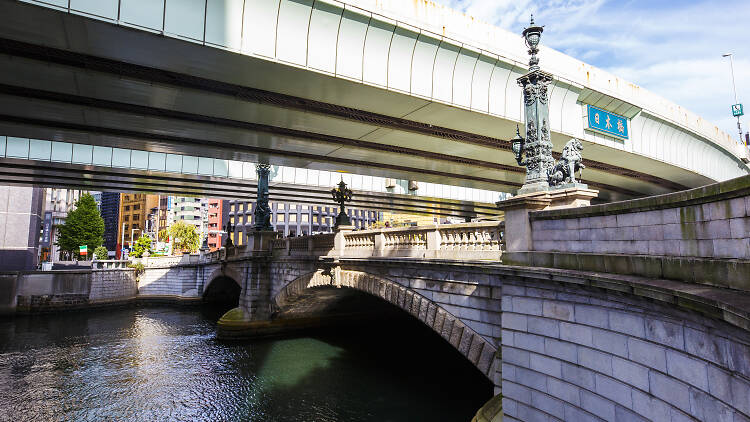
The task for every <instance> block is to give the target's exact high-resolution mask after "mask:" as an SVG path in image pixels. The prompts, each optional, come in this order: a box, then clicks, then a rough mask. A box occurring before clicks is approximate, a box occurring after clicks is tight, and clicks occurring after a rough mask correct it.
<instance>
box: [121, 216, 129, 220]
mask: <svg viewBox="0 0 750 422" xmlns="http://www.w3.org/2000/svg"><path fill="white" fill-rule="evenodd" d="M122 221H130V216H129V215H126V216H125V217H123V218H122Z"/></svg>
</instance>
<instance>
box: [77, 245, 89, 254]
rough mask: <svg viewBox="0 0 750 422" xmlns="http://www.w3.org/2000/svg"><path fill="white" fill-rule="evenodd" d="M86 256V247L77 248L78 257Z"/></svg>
mask: <svg viewBox="0 0 750 422" xmlns="http://www.w3.org/2000/svg"><path fill="white" fill-rule="evenodd" d="M87 254H88V247H87V246H86V245H83V246H79V247H78V255H81V256H86V255H87Z"/></svg>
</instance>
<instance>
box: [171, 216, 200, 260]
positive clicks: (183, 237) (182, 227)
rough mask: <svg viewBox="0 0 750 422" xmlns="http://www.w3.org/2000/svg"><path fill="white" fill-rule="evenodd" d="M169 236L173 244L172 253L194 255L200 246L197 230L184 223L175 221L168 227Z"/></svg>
mask: <svg viewBox="0 0 750 422" xmlns="http://www.w3.org/2000/svg"><path fill="white" fill-rule="evenodd" d="M169 236H170V237H171V238H172V241H173V243H174V251H175V252H176V251H181V252H187V253H195V252H197V251H198V247H199V246H200V234H199V233H198V229H197V228H196V227H195V226H194V225H192V224H188V223H186V222H184V221H177V222H175V223H174V224H172V225H171V226H169Z"/></svg>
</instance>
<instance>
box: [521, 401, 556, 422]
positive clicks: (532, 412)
mask: <svg viewBox="0 0 750 422" xmlns="http://www.w3.org/2000/svg"><path fill="white" fill-rule="evenodd" d="M518 419H519V420H522V421H528V422H548V421H549V416H547V415H545V414H544V413H542V412H541V411H539V410H537V409H534V408H533V407H531V406H526V405H523V404H521V403H519V404H518Z"/></svg>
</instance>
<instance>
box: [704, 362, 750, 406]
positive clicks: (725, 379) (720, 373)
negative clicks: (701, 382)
mask: <svg viewBox="0 0 750 422" xmlns="http://www.w3.org/2000/svg"><path fill="white" fill-rule="evenodd" d="M731 378H732V375H731V374H730V373H729V372H727V371H725V370H723V369H720V368H717V367H716V366H714V365H708V392H709V393H711V395H712V396H714V397H717V398H719V399H720V400H723V401H725V402H727V403H732V385H731ZM748 393H750V391H748Z"/></svg>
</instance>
